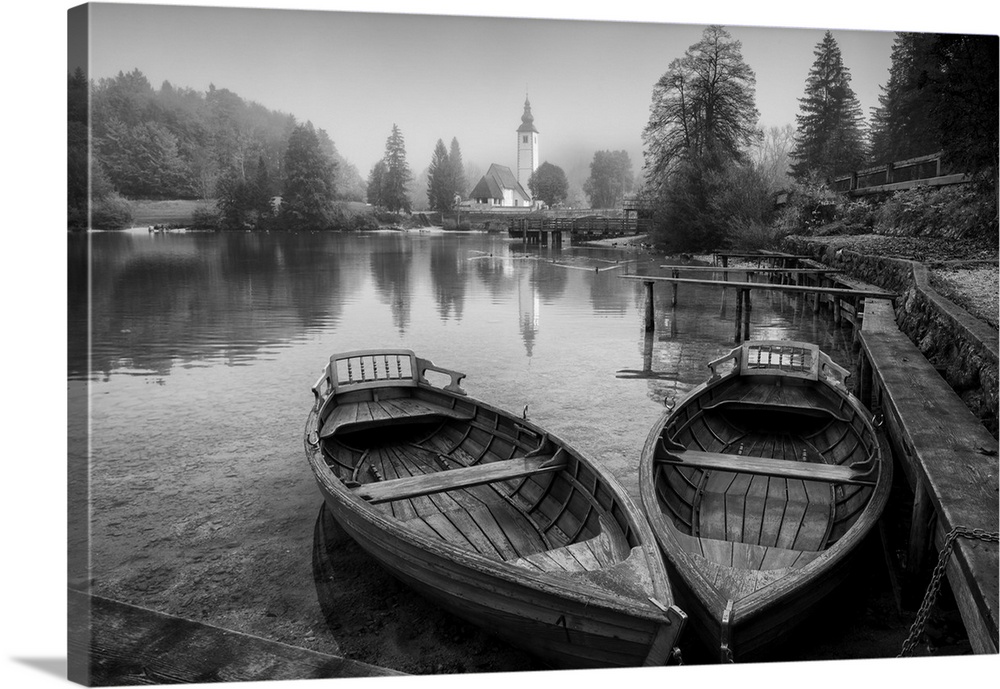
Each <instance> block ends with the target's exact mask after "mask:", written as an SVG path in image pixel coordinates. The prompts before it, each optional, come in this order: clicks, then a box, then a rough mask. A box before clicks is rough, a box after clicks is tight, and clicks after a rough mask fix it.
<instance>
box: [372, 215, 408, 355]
mask: <svg viewBox="0 0 1000 689" xmlns="http://www.w3.org/2000/svg"><path fill="white" fill-rule="evenodd" d="M377 247H378V248H377V250H375V251H373V252H372V253H371V259H370V262H371V271H372V278H374V280H375V289H376V292H377V293H378V296H379V298H380V299H381V301H382V303H383V304H388V305H389V308H390V309H391V311H392V323H393V325H395V326H396V329H397V330H398V331H399V334H400V335H403V334H405V333H406V326H407V325H409V323H410V296H411V294H412V292H411V285H410V267H411V263H412V262H413V249H412V247H413V244H412V243H411V242H410V241H407V240H406V238H404V237H403V236H402V235H401V234H388V235H383V236H381V237H380V238H379V241H378V243H377Z"/></svg>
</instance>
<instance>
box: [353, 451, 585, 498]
mask: <svg viewBox="0 0 1000 689" xmlns="http://www.w3.org/2000/svg"><path fill="white" fill-rule="evenodd" d="M553 460H555V461H553ZM565 467H566V462H565V460H559V459H557V458H555V457H554V456H553V455H540V456H537V457H515V458H513V459H508V460H504V461H500V462H489V463H487V464H475V465H473V466H468V467H461V468H458V469H448V470H447V471H436V472H433V473H429V474H421V475H418V476H408V477H405V478H396V479H391V480H389V481H379V482H374V483H366V484H363V485H361V486H358V487H356V488H354V489H353V492H354V494H355V495H357V496H359V497H361V498H362V499H364V500H367V501H368V502H370V503H372V504H378V503H382V502H389V501H392V500H406V499H409V498H416V497H420V496H422V495H432V494H434V493H443V492H445V491H449V490H458V489H460V488H471V487H473V486H481V485H483V484H485V483H495V482H497V481H506V480H508V479H514V478H521V477H523V476H531V475H533V474H544V473H548V472H552V471H561V470H562V469H564V468H565Z"/></svg>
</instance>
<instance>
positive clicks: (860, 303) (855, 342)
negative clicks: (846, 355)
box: [851, 297, 865, 353]
mask: <svg viewBox="0 0 1000 689" xmlns="http://www.w3.org/2000/svg"><path fill="white" fill-rule="evenodd" d="M864 317H865V312H864V297H854V337H853V338H851V349H852V350H853V351H854V352H855V353H857V351H858V350H859V349H861V323H862V320H863V319H864Z"/></svg>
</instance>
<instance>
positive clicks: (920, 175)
mask: <svg viewBox="0 0 1000 689" xmlns="http://www.w3.org/2000/svg"><path fill="white" fill-rule="evenodd" d="M941 155H942V154H941V153H934V154H932V155H926V156H920V157H918V158H910V159H909V160H900V161H896V162H893V163H888V164H886V165H879V166H877V167H870V168H867V169H864V170H858V171H856V172H852V173H851V174H849V175H844V176H841V177H837V178H835V179H833V180H831V181H830V186H831V187H832V189H833V191H835V192H839V193H844V194H848V195H850V196H864V195H866V194H876V193H883V192H889V191H898V190H900V189H910V188H913V187H919V186H943V185H947V184H962V183H964V182H968V181H969V176H968V175H966V174H962V173H957V174H942V173H943V172H944V171H943V170H942V168H941Z"/></svg>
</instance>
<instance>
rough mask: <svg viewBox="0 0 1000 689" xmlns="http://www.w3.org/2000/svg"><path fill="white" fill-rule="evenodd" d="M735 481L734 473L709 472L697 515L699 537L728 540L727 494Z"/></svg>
mask: <svg viewBox="0 0 1000 689" xmlns="http://www.w3.org/2000/svg"><path fill="white" fill-rule="evenodd" d="M735 479H736V474H734V473H732V472H728V471H712V472H709V474H708V480H707V481H706V482H705V487H704V489H703V490H702V492H701V504H700V506H699V508H698V515H697V523H698V535H699V536H701V537H702V538H718V539H723V540H724V539H725V538H726V493H727V492H728V490H729V486H731V485H732V483H733V481H734V480H735Z"/></svg>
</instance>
